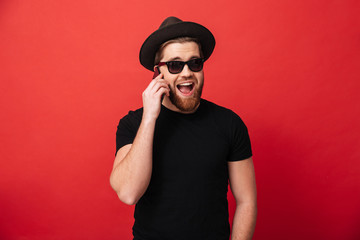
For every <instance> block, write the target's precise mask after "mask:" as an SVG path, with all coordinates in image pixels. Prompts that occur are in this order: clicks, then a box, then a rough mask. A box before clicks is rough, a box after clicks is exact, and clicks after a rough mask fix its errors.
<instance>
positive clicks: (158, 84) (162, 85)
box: [151, 81, 169, 93]
mask: <svg viewBox="0 0 360 240" xmlns="http://www.w3.org/2000/svg"><path fill="white" fill-rule="evenodd" d="M160 88H167V89H169V85H168V84H167V83H166V82H165V81H157V82H156V83H155V85H154V86H153V87H152V89H151V91H152V92H154V93H155V92H157V91H158V90H159V89H160Z"/></svg>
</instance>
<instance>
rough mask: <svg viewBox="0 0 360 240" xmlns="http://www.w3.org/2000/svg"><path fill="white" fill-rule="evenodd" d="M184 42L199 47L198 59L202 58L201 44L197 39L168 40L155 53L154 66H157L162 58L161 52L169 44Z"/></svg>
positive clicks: (179, 38) (180, 38)
mask: <svg viewBox="0 0 360 240" xmlns="http://www.w3.org/2000/svg"><path fill="white" fill-rule="evenodd" d="M186 42H195V43H196V44H197V45H198V46H199V52H200V57H203V53H202V50H201V44H200V41H199V40H198V39H197V38H192V37H178V38H174V39H170V40H168V41H166V42H164V43H163V44H161V45H160V47H159V49H158V50H157V52H156V54H155V61H154V65H157V64H158V63H159V62H160V60H161V58H162V57H163V50H164V48H165V47H166V46H167V45H169V44H171V43H186Z"/></svg>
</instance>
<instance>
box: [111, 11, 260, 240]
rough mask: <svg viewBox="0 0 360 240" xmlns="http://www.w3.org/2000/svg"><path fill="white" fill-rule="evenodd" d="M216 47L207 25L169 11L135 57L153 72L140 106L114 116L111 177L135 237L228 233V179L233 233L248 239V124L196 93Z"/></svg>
mask: <svg viewBox="0 0 360 240" xmlns="http://www.w3.org/2000/svg"><path fill="white" fill-rule="evenodd" d="M214 47H215V39H214V37H213V35H212V33H211V32H210V31H209V30H208V29H206V28H205V27H203V26H201V25H199V24H197V23H193V22H183V21H181V20H180V19H178V18H175V17H169V18H167V19H165V21H164V22H163V23H162V24H161V25H160V28H159V29H158V30H157V31H155V32H154V33H152V34H151V35H150V36H149V37H148V38H147V39H146V40H145V42H144V44H143V45H142V47H141V50H140V62H141V64H142V65H143V66H144V67H145V68H147V69H149V70H152V71H155V72H159V73H160V74H159V75H158V76H156V77H155V78H154V79H153V80H152V81H151V82H150V84H149V85H148V87H147V88H146V89H145V91H144V92H143V94H142V97H143V108H140V109H138V110H136V111H130V112H129V114H128V115H126V116H125V117H124V118H122V119H121V120H120V123H119V126H118V130H117V136H116V142H117V144H116V145H117V153H116V157H115V162H114V166H113V170H112V173H111V177H110V183H111V186H112V187H113V189H114V190H115V191H116V193H117V194H118V196H119V198H120V200H121V201H123V202H124V203H126V204H130V205H132V204H136V207H135V213H134V217H135V223H134V226H133V235H134V239H135V240H153V239H156V240H161V239H181V240H185V239H186V240H189V239H196V240H199V239H214V240H225V239H226V240H228V239H229V235H230V227H229V220H228V217H229V215H228V202H227V189H228V182H230V187H231V190H232V193H233V195H234V197H235V200H236V211H235V216H234V219H233V228H232V236H231V237H232V239H251V238H252V235H253V231H254V228H255V221H256V212H257V206H256V186H255V176H254V168H253V162H252V158H251V157H252V152H251V147H250V140H249V136H248V132H247V128H246V126H245V125H244V123H243V122H242V120H241V119H240V118H239V117H238V116H237V115H236V114H235V113H234V112H232V111H231V110H229V109H226V108H223V107H220V106H218V105H215V104H214V103H211V102H209V101H206V100H204V99H201V92H202V87H203V83H204V73H203V63H204V61H206V60H207V59H208V58H209V57H210V55H211V53H212V52H213V49H214Z"/></svg>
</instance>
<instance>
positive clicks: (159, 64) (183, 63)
mask: <svg viewBox="0 0 360 240" xmlns="http://www.w3.org/2000/svg"><path fill="white" fill-rule="evenodd" d="M196 60H201V69H200V70H198V71H194V70H193V69H192V68H191V66H190V65H191V62H193V61H196ZM172 62H178V63H181V64H182V67H181V69H180V71H179V72H174V71H170V68H169V64H170V63H172ZM204 62H205V61H204V59H203V58H193V59H190V60H189V61H186V62H184V61H176V60H175V61H168V62H159V63H158V64H157V66H158V67H160V66H163V65H166V66H167V68H168V71H169V73H171V74H178V73H181V72H182V70H184V67H185V65H187V66H188V68H189V69H190V70H191V71H192V72H200V71H201V70H202V69H203V67H204ZM189 63H190V65H189Z"/></svg>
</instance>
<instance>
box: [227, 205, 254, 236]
mask: <svg viewBox="0 0 360 240" xmlns="http://www.w3.org/2000/svg"><path fill="white" fill-rule="evenodd" d="M256 216H257V206H256V203H251V204H245V203H243V204H238V205H237V206H236V210H235V215H234V219H233V225H232V233H231V240H251V239H252V236H253V234H254V230H255V224H256Z"/></svg>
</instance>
